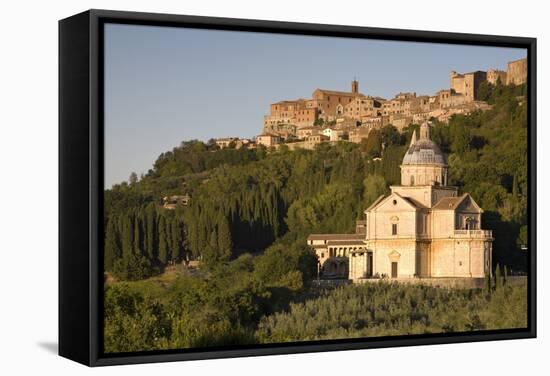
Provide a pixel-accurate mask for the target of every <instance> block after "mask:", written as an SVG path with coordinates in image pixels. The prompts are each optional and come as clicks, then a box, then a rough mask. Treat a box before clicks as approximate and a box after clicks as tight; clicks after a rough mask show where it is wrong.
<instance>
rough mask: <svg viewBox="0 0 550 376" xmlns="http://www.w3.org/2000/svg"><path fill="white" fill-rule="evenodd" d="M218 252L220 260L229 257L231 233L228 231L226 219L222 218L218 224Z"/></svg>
mask: <svg viewBox="0 0 550 376" xmlns="http://www.w3.org/2000/svg"><path fill="white" fill-rule="evenodd" d="M218 228H219V232H218V252H219V255H220V258H221V259H222V260H228V259H229V258H230V257H231V249H232V247H233V245H232V244H231V243H232V242H231V233H230V231H229V224H228V223H227V220H226V219H225V218H223V219H222V220H221V222H220V224H219V226H218Z"/></svg>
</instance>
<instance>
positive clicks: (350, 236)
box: [307, 234, 365, 241]
mask: <svg viewBox="0 0 550 376" xmlns="http://www.w3.org/2000/svg"><path fill="white" fill-rule="evenodd" d="M361 239H365V234H311V235H309V236H308V237H307V240H343V241H348V240H361Z"/></svg>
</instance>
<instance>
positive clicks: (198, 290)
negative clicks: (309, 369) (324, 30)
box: [102, 23, 529, 354]
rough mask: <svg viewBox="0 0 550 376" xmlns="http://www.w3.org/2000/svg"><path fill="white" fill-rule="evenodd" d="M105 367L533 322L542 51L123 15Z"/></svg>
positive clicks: (107, 174)
mask: <svg viewBox="0 0 550 376" xmlns="http://www.w3.org/2000/svg"><path fill="white" fill-rule="evenodd" d="M103 46H104V67H103V71H104V82H103V88H104V92H103V95H104V97H103V98H104V104H103V106H104V114H103V118H104V187H103V188H104V195H103V209H104V244H103V267H104V280H103V288H102V295H103V312H102V313H103V322H102V324H103V332H102V336H103V337H102V340H103V349H104V352H105V353H106V354H118V353H132V352H144V351H145V352H147V351H158V350H193V349H220V348H221V349H224V348H235V347H239V346H263V345H272V344H284V343H298V344H300V343H311V341H338V340H346V339H366V340H368V339H369V338H380V337H395V336H400V337H401V336H433V335H448V334H456V333H469V332H480V331H486V332H490V331H498V330H513V329H521V328H527V326H528V308H527V307H528V304H527V303H528V298H527V285H528V278H529V275H528V273H527V271H528V266H527V265H528V260H529V243H528V211H529V208H528V192H529V181H528V159H527V158H528V157H527V155H528V132H529V124H528V116H527V114H528V106H527V100H528V97H527V50H526V49H519V48H505V47H491V46H475V45H461V44H442V43H419V42H410V41H407V42H405V41H390V40H370V39H358V38H353V39H352V38H340V37H327V36H307V35H290V34H272V33H271V34H270V33H256V32H238V31H220V30H207V29H192V28H184V27H164V26H146V25H129V24H116V23H107V24H106V25H105V29H104V40H103Z"/></svg>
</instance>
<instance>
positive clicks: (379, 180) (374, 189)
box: [363, 175, 388, 208]
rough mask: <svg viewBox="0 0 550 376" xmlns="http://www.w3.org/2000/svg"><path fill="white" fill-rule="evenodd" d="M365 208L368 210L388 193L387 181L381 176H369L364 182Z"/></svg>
mask: <svg viewBox="0 0 550 376" xmlns="http://www.w3.org/2000/svg"><path fill="white" fill-rule="evenodd" d="M363 187H364V190H363V206H364V207H365V208H368V207H369V206H370V205H371V204H372V203H373V202H374V201H375V200H376V199H377V198H378V197H380V196H381V195H383V194H385V193H387V189H388V188H387V186H386V180H385V179H384V177H382V176H380V175H368V176H367V177H366V178H365V180H364V181H363Z"/></svg>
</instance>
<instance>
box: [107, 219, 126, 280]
mask: <svg viewBox="0 0 550 376" xmlns="http://www.w3.org/2000/svg"><path fill="white" fill-rule="evenodd" d="M121 253H122V252H121V249H120V244H119V234H118V231H117V224H116V219H115V218H113V217H111V218H110V219H109V221H108V223H107V229H106V233H105V256H104V260H103V261H104V268H105V270H106V271H112V270H113V267H114V265H115V261H116V260H118V259H120V257H121Z"/></svg>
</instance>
